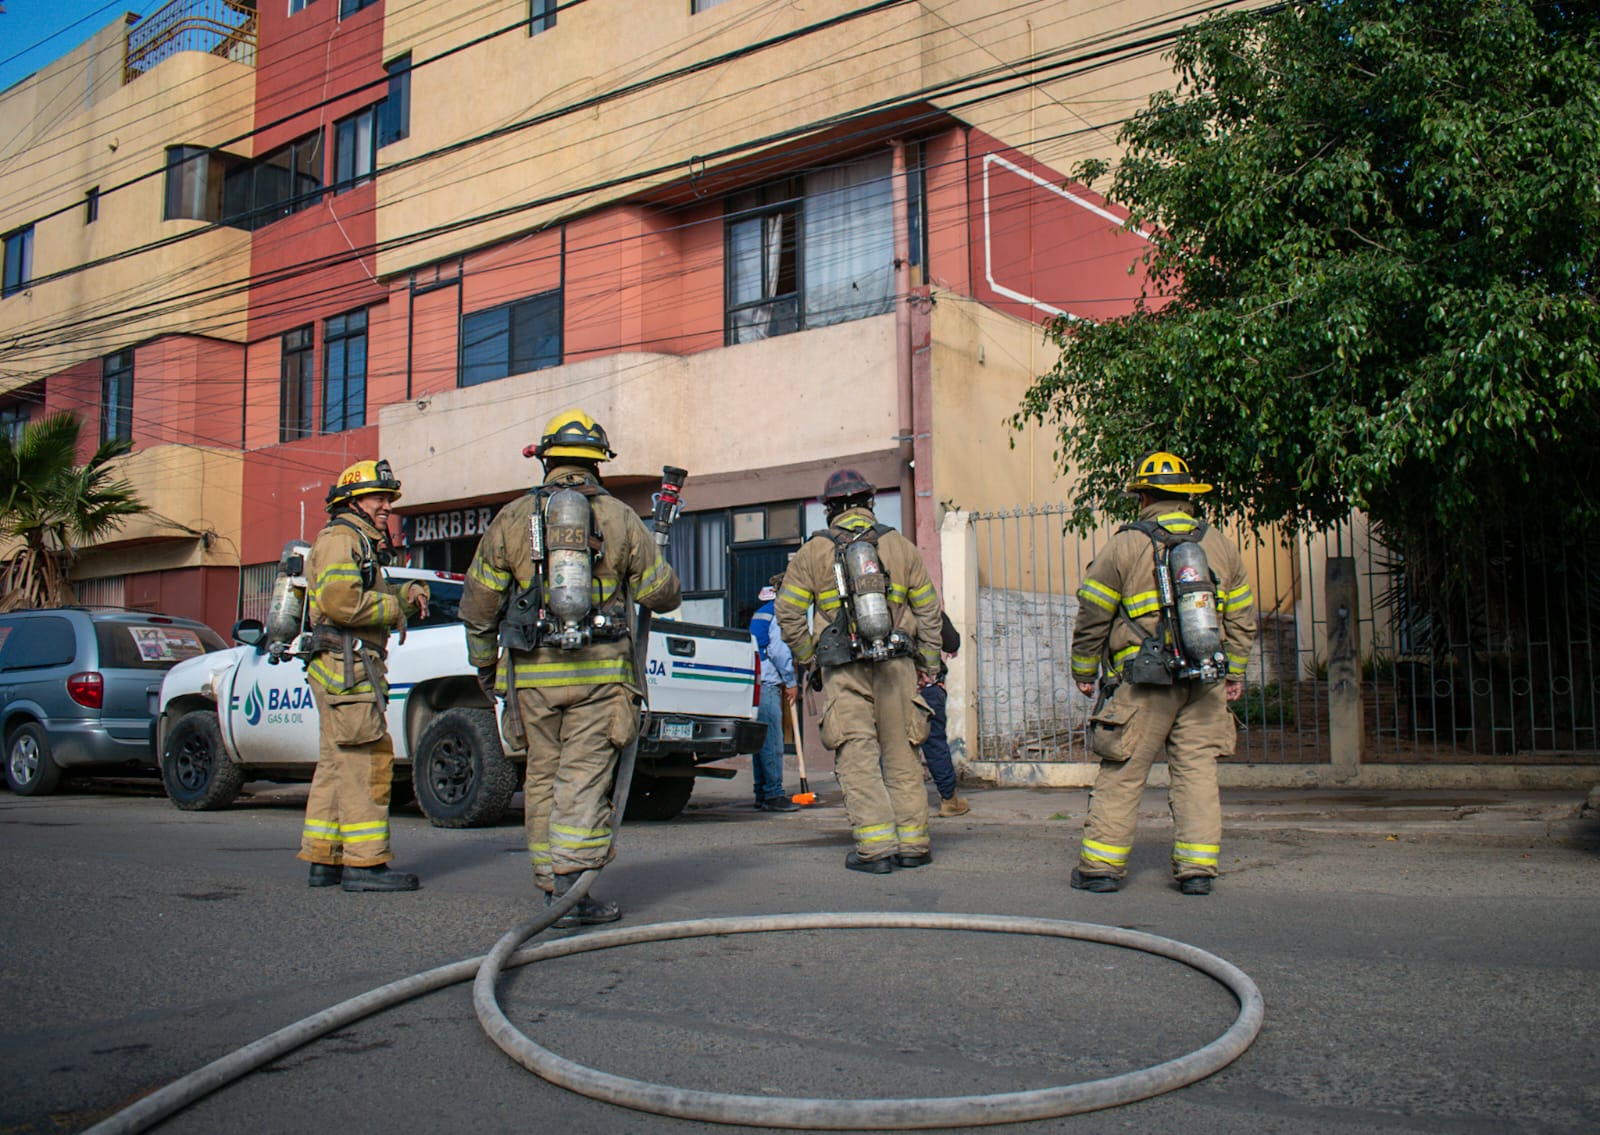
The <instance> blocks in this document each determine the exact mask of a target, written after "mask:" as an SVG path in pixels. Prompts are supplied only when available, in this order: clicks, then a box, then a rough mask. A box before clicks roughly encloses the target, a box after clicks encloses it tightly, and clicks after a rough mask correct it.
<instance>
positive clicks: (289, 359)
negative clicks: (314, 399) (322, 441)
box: [278, 325, 316, 441]
mask: <svg viewBox="0 0 1600 1135" xmlns="http://www.w3.org/2000/svg"><path fill="white" fill-rule="evenodd" d="M313 357H314V356H313V354H312V350H311V328H310V326H309V325H308V326H305V327H297V328H295V329H294V330H293V331H291V332H289V333H288V334H287V335H285V336H284V337H283V375H282V379H281V384H280V386H279V387H278V440H279V441H294V440H295V439H296V438H301V437H310V436H311V423H312V417H311V392H312V388H313V385H314V383H315V381H316V378H315V375H314V374H313V365H312V359H313Z"/></svg>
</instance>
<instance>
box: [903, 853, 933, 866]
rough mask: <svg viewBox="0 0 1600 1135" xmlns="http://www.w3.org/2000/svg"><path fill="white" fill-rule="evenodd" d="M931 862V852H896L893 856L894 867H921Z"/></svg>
mask: <svg viewBox="0 0 1600 1135" xmlns="http://www.w3.org/2000/svg"><path fill="white" fill-rule="evenodd" d="M932 862H933V852H931V851H928V850H922V851H897V852H895V856H894V865H895V866H896V867H921V866H923V865H924V864H927V863H932Z"/></svg>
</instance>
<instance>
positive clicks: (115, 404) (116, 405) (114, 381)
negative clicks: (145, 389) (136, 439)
mask: <svg viewBox="0 0 1600 1135" xmlns="http://www.w3.org/2000/svg"><path fill="white" fill-rule="evenodd" d="M100 440H101V441H102V442H107V441H131V440H133V351H132V350H127V351H117V352H116V353H115V354H110V355H107V356H106V357H105V358H104V359H102V360H101V367H100Z"/></svg>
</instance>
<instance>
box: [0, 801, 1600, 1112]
mask: <svg viewBox="0 0 1600 1135" xmlns="http://www.w3.org/2000/svg"><path fill="white" fill-rule="evenodd" d="M819 779H820V778H819V777H817V776H816V775H813V777H812V786H813V788H815V789H817V791H818V794H819V803H818V805H817V806H815V807H813V808H810V809H807V810H805V811H803V812H801V813H798V814H793V815H768V814H764V813H759V812H755V811H754V810H752V809H751V808H750V807H749V803H748V801H749V793H750V783H749V777H748V772H747V771H741V773H740V775H739V777H738V778H737V779H735V780H732V781H702V782H701V784H700V786H699V788H697V790H696V796H695V799H694V801H693V802H692V803H691V805H690V808H689V810H688V812H686V814H685V815H683V816H681V817H679V818H678V819H676V820H673V821H670V822H667V823H656V824H634V825H629V826H626V827H625V828H624V829H623V830H622V832H621V835H620V847H621V853H620V855H619V857H618V859H617V860H616V861H615V862H614V863H613V864H612V865H611V866H610V867H608V868H607V869H606V871H605V872H604V873H603V875H602V877H601V878H600V880H599V882H598V884H597V887H596V891H597V893H601V894H603V895H605V896H606V897H610V898H615V899H617V900H618V901H620V902H621V903H622V904H623V906H624V908H625V910H626V912H627V922H628V924H634V923H647V922H662V921H671V920H678V919H690V918H701V917H710V916H717V915H742V914H763V913H776V912H808V911H874V910H883V911H931V912H979V913H992V914H1018V915H1027V916H1036V917H1048V918H1059V919H1069V920H1076V921H1085V922H1098V923H1104V924H1108V925H1117V926H1125V927H1130V928H1133V929H1138V930H1142V931H1146V932H1148V933H1152V934H1157V935H1162V936H1165V937H1169V938H1174V939H1178V940H1180V941H1183V942H1188V943H1192V944H1194V945H1196V946H1199V947H1201V948H1202V949H1205V950H1208V951H1211V952H1213V953H1215V954H1217V955H1219V956H1221V957H1223V958H1225V959H1227V960H1228V961H1230V962H1232V963H1234V964H1235V965H1237V966H1239V967H1241V968H1242V969H1243V970H1244V971H1245V972H1246V973H1248V974H1249V975H1250V976H1251V978H1253V980H1254V981H1255V982H1256V984H1257V985H1258V986H1259V987H1260V989H1261V991H1262V993H1263V995H1264V997H1265V1000H1266V1018H1265V1025H1264V1027H1263V1029H1262V1031H1261V1034H1260V1036H1259V1037H1258V1038H1257V1040H1256V1042H1255V1043H1254V1045H1253V1046H1252V1047H1251V1048H1250V1049H1249V1050H1248V1051H1246V1052H1245V1053H1244V1054H1243V1056H1241V1057H1240V1058H1239V1059H1238V1060H1237V1061H1235V1062H1234V1063H1233V1064H1232V1065H1230V1066H1229V1067H1227V1068H1225V1069H1223V1070H1222V1071H1221V1072H1219V1073H1217V1074H1216V1075H1213V1076H1211V1077H1210V1078H1208V1079H1205V1080H1203V1081H1201V1082H1199V1083H1197V1084H1193V1085H1191V1086H1189V1087H1186V1088H1182V1089H1179V1090H1178V1091H1175V1092H1171V1093H1168V1094H1166V1095H1162V1096H1158V1097H1156V1098H1153V1099H1150V1100H1146V1101H1142V1102H1139V1103H1135V1104H1131V1105H1126V1106H1123V1107H1119V1108H1115V1109H1110V1110H1106V1111H1101V1112H1096V1113H1091V1114H1086V1115H1081V1116H1073V1117H1068V1118H1063V1119H1057V1120H1051V1121H1046V1122H1035V1123H1024V1124H1017V1125H1013V1126H1011V1127H1010V1128H1006V1129H1009V1130H1015V1131H1019V1132H1026V1133H1032V1132H1043V1131H1051V1132H1061V1131H1066V1132H1112V1131H1122V1130H1140V1131H1159V1132H1179V1131H1181V1132H1184V1133H1186V1135H1212V1133H1216V1135H1222V1133H1255V1132H1284V1133H1290V1132H1293V1133H1296V1135H1299V1133H1311V1135H1357V1133H1359V1135H1373V1133H1375V1132H1376V1133H1383V1135H1387V1133H1405V1132H1446V1133H1461V1135H1478V1133H1483V1135H1489V1133H1497V1135H1498V1133H1501V1132H1518V1133H1555V1132H1574V1133H1575V1132H1592V1131H1595V1130H1600V1080H1597V1077H1596V1075H1595V1072H1596V1069H1597V1068H1600V1039H1597V1038H1600V1030H1597V1029H1596V1028H1595V1017H1596V1014H1597V1012H1600V850H1596V849H1597V846H1600V825H1597V824H1595V823H1593V822H1591V821H1589V820H1587V819H1584V818H1580V816H1579V805H1580V804H1581V803H1582V796H1581V794H1562V793H1554V794H1539V793H1521V794H1506V793H1493V792H1475V793H1410V794H1387V795H1378V794H1339V793H1328V792H1322V793H1295V792H1280V793H1264V792H1257V793H1238V792H1235V793H1228V794H1225V805H1226V807H1225V812H1226V817H1227V834H1226V836H1225V844H1224V852H1223V870H1224V877H1223V879H1222V880H1221V881H1220V882H1219V885H1218V888H1217V892H1216V894H1214V895H1213V896H1211V897H1209V898H1189V897H1184V896H1180V895H1179V894H1178V893H1177V892H1176V890H1175V889H1174V888H1173V887H1172V886H1171V884H1170V882H1169V881H1168V879H1167V868H1166V856H1167V853H1168V846H1167V845H1168V843H1169V842H1170V839H1171V825H1170V821H1169V820H1168V819H1167V817H1166V810H1165V800H1164V797H1163V796H1162V795H1161V794H1160V793H1158V792H1155V791H1151V792H1150V793H1149V794H1147V797H1146V800H1145V803H1144V807H1143V809H1142V812H1141V832H1140V840H1139V844H1138V847H1137V849H1136V851H1135V853H1134V858H1133V864H1132V866H1133V874H1132V878H1131V880H1130V882H1129V885H1128V886H1127V888H1126V889H1125V890H1124V891H1123V892H1121V893H1119V894H1116V895H1109V896H1107V895H1089V894H1084V893H1082V892H1077V891H1072V890H1070V889H1069V888H1068V887H1067V885H1066V877H1067V872H1068V869H1069V868H1070V865H1071V862H1072V860H1073V858H1074V857H1075V852H1076V844H1077V840H1078V837H1079V835H1080V834H1081V825H1082V818H1083V812H1084V807H1085V803H1086V795H1085V793H1084V792H1083V791H1081V790H1054V791H1052V790H1023V789H1008V790H989V791H985V790H983V789H981V788H979V789H974V790H973V791H972V792H971V793H970V799H971V801H972V804H973V810H972V812H971V813H970V814H969V815H967V816H964V817H960V818H958V819H953V820H935V821H934V824H935V829H934V840H935V843H934V850H935V861H934V862H933V863H932V864H931V865H930V866H928V867H925V868H922V869H919V870H916V871H899V872H896V873H895V874H893V875H891V876H887V877H872V876H866V875H862V874H859V873H854V872H847V871H845V870H844V869H843V861H844V855H845V852H846V850H847V849H848V837H847V823H846V820H845V816H844V811H843V808H842V806H841V805H840V798H839V794H838V789H837V786H836V785H835V784H834V783H833V782H832V779H831V777H829V778H827V780H826V783H819ZM791 787H792V781H791ZM518 799H519V802H520V797H519V798H518ZM303 803H304V789H303V788H296V787H275V786H269V785H264V784H262V785H252V786H251V791H250V792H249V793H248V795H247V796H246V798H245V799H243V800H242V801H241V802H240V803H239V804H237V805H235V806H234V807H232V808H230V809H228V810H226V811H223V812H215V813H184V812H179V811H177V810H176V809H174V808H173V807H172V806H171V805H170V804H169V803H168V802H167V801H166V799H165V798H164V797H163V796H161V794H160V791H159V788H158V787H156V786H154V785H147V784H138V783H126V782H122V783H115V784H101V785H92V784H91V785H83V786H74V787H73V788H71V789H70V790H69V791H67V792H65V793H63V794H60V795H56V796H52V797H45V798H40V799H27V798H20V797H15V796H10V795H4V794H0V852H3V855H4V863H5V870H4V871H3V872H0V901H3V904H4V906H3V909H4V910H5V922H4V933H3V936H0V1003H3V1005H4V1007H5V1013H4V1017H3V1023H0V1060H3V1061H4V1063H5V1066H6V1067H7V1068H8V1069H9V1070H10V1073H11V1074H10V1075H9V1076H8V1077H7V1087H6V1090H5V1091H4V1092H3V1093H0V1133H12V1132H72V1131H82V1130H84V1129H86V1128H87V1127H89V1126H90V1125H92V1124H93V1123H94V1122H97V1121H98V1120H100V1119H102V1118H104V1117H106V1116H108V1115H110V1114H112V1113H114V1112H115V1111H117V1110H118V1109H120V1108H121V1107H124V1106H126V1105H128V1104H129V1103H131V1102H133V1101H135V1100H136V1099H138V1098H139V1097H140V1096H142V1095H144V1094H146V1093H148V1092H150V1091H152V1090H154V1089H156V1088H158V1087H160V1086H162V1085H164V1084H166V1083H168V1082H169V1081H171V1080H173V1079H176V1078H177V1077H179V1076H181V1075H183V1074H185V1073H187V1072H189V1071H191V1070H193V1069H194V1068H197V1067H199V1066H200V1065H202V1064H204V1063H206V1062H207V1061H209V1060H212V1059H215V1058H217V1057H219V1056H222V1055H224V1054H226V1053H227V1052H229V1051H231V1050H233V1049H235V1048H237V1047H239V1046H242V1045H244V1044H246V1043H248V1042H250V1041H252V1040H255V1039H256V1038H258V1037H260V1036H262V1035H265V1034H266V1033H269V1032H271V1031H272V1030H274V1029H277V1028H279V1027H282V1026H284V1025H286V1024H289V1023H291V1022H293V1021H295V1020H298V1019H299V1018H301V1017H303V1016H306V1015H308V1014H311V1013H314V1012H316V1011H318V1010H320V1009H323V1008H326V1007H327V1006H329V1005H332V1004H334V1003H336V1002H338V1001H341V1000H343V999H345V998H348V997H351V996H354V995H356V994H359V993H362V992H364V991H366V990H368V989H371V988H374V987H376V986H378V985H381V984H384V983H385V982H388V981H391V980H394V979H396V978H399V977H402V976H405V975H407V974H410V973H413V972H417V971H420V970H424V969H430V968H433V967H435V966H438V965H442V964H444V963H447V962H452V961H456V960H459V959H464V958H470V957H475V956H478V955H480V954H483V953H484V952H486V951H487V950H488V949H489V947H490V946H491V945H492V944H493V943H494V941H495V940H496V939H497V938H498V937H499V936H500V934H501V933H502V932H503V931H504V930H506V929H507V928H509V927H510V926H512V925H514V924H516V923H518V922H520V921H522V920H524V919H525V918H527V917H528V916H529V915H530V914H531V913H532V912H533V910H534V909H535V892H534V890H533V887H532V884H531V880H530V877H529V873H528V868H527V865H526V852H525V851H524V849H523V847H522V842H523V841H522V832H521V827H520V824H519V823H518V822H517V821H516V820H515V818H508V819H507V821H506V822H504V823H502V824H501V825H499V826H497V827H493V828H488V829H480V830H475V831H443V830H438V829H434V828H432V827H430V826H429V825H428V823H427V822H426V820H425V819H423V818H422V817H421V816H420V815H419V814H418V813H416V812H415V811H414V810H410V809H407V810H403V811H400V812H398V813H397V814H396V816H395V840H394V842H395V846H396V848H397V854H398V856H399V859H398V864H397V865H399V866H402V867H405V868H407V869H411V870H415V871H417V872H419V873H420V874H421V875H422V877H423V890H421V891H420V892H418V893H416V894H408V895H348V894H344V893H342V892H341V891H338V890H337V889H327V890H309V889H308V888H307V887H306V886H305V866H304V864H302V863H300V862H298V861H297V860H295V859H294V850H295V848H296V846H297V842H298V831H299V825H300V818H301V808H302V807H303ZM502 989H503V1003H504V1004H505V1006H506V1008H507V1011H508V1013H509V1015H510V1016H511V1018H512V1019H513V1020H514V1021H516V1022H517V1023H518V1024H519V1025H520V1026H521V1027H522V1028H524V1029H525V1030H526V1031H527V1032H528V1033H529V1034H530V1035H531V1036H533V1037H534V1038H535V1039H536V1040H538V1041H540V1043H543V1044H545V1045H547V1046H548V1047H550V1048H551V1049H553V1050H554V1051H556V1052H559V1053H561V1054H562V1055H565V1056H567V1057H569V1058H571V1059H574V1060H577V1061H580V1062H584V1063H587V1064H590V1065H592V1066H594V1067H597V1068H601V1069H604V1070H606V1071H611V1072H615V1073H619V1074H622V1075H627V1076H633V1077H638V1078H641V1079H645V1080H651V1081H657V1082H662V1083H668V1084H673V1085H677V1086H682V1087H690V1088H703V1089H708V1090H716V1091H725V1092H737V1093H752V1094H765V1095H779V1096H799V1097H879V1096H901V1097H919V1096H936V1095H961V1094H980V1093H988V1092H1003V1091H1014V1090H1021V1089H1028V1088H1038V1087H1044V1086H1049V1085H1055V1084H1064V1083H1071V1082H1076V1081H1082V1080H1088V1079H1094V1078H1098V1077H1102V1076H1107V1075H1113V1074H1116V1073H1119V1072H1124V1071H1129V1070H1131V1069H1136V1068H1139V1067H1143V1066H1147V1065H1150V1064H1154V1063H1158V1062H1160V1061H1163V1060H1168V1059H1171V1058H1174V1057H1176V1056H1179V1055H1182V1054H1184V1053H1186V1052H1188V1051H1191V1050H1192V1049H1194V1048H1197V1047H1199V1046H1201V1045H1203V1044H1205V1043H1207V1042H1208V1041H1210V1040H1211V1039H1212V1038H1214V1037H1216V1036H1217V1035H1219V1034H1220V1033H1222V1032H1223V1031H1224V1030H1225V1029H1226V1028H1227V1027H1228V1025H1229V1024H1230V1022H1231V1021H1232V1020H1233V1017H1234V1013H1235V1006H1234V1003H1233V999H1232V997H1231V996H1230V995H1229V994H1228V993H1227V991H1226V990H1225V989H1223V987H1221V986H1220V985H1218V984H1217V983H1216V982H1214V981H1213V980H1212V979H1210V978H1208V977H1206V976H1204V975H1202V974H1200V973H1198V972H1196V971H1194V970H1191V969H1188V968H1187V967H1185V966H1182V965H1179V964H1177V963H1174V962H1171V961H1168V960H1166V959H1163V958H1158V957H1154V956H1152V955H1148V954H1142V953H1137V952H1133V951H1129V950H1121V949H1115V948H1112V947H1109V946H1103V945H1097V944H1093V943H1085V942H1076V941H1059V940H1047V939H1039V938H1024V937H1015V936H1003V935H993V934H973V933H957V932H943V931H940V932H934V931H920V932H917V931H876V930H873V931H865V930H863V931H826V932H824V931H805V932H797V933H790V934H764V935H750V936H741V937H738V938H718V939H695V940H689V941H683V942H675V943H657V944H650V945H641V946H636V947H630V948H626V949H619V950H612V951H606V952H602V953H591V954H586V955H582V956H577V957H571V958H566V959H561V960H558V961H554V962H548V963H544V964H542V965H539V966H535V967H529V968H526V969H522V970H518V971H516V972H515V973H513V974H512V975H510V976H509V977H508V978H507V979H506V980H505V981H504V983H503V986H502ZM158 1130H160V1131H162V1132H212V1133H215V1132H267V1133H273V1132H306V1131H317V1132H324V1133H326V1132H340V1133H341V1135H351V1133H364V1132H375V1133H376V1132H384V1133H386V1135H408V1133H411V1132H433V1131H444V1130H463V1131H478V1132H498V1131H507V1132H509V1131H513V1130H515V1131H525V1130H535V1131H562V1132H571V1133H585V1132H602V1131H603V1132H632V1131H651V1132H671V1131H725V1130H728V1128H726V1127H716V1126H713V1125H705V1124H699V1123H692V1122H687V1121H682V1120H674V1119H667V1118H662V1117H658V1116H652V1115H648V1114H643V1113H636V1112H632V1111H628V1110H625V1109H621V1108H617V1107H614V1106H611V1105H608V1104H603V1103H599V1102H596V1101H592V1100H589V1099H586V1098H583V1097H580V1096H576V1095H573V1094H571V1093H569V1092H567V1091H565V1090H563V1089H560V1088H558V1087H555V1086H553V1085H550V1084H547V1083H545V1082H544V1081H542V1080H540V1079H538V1078H537V1077H535V1076H533V1075H531V1074H529V1073H527V1072H525V1071H524V1070H522V1069H521V1068H520V1067H518V1066H517V1065H515V1064H513V1063H512V1062H511V1061H510V1060H509V1059H508V1058H507V1057H506V1056H504V1055H503V1054H502V1053H501V1052H500V1051H499V1049H497V1048H496V1047H494V1045H493V1044H492V1043H491V1042H490V1041H489V1040H488V1039H487V1038H486V1037H485V1036H484V1034H483V1032H482V1031H481V1030H480V1028H479V1026H478V1024H477V1021H476V1019H475V1017H474V1015H473V1011H472V1005H471V995H470V989H469V987H468V986H466V985H462V986H457V987H454V988H451V989H446V990H441V991H439V992H437V993H433V994H430V995H428V996H427V997H425V998H423V999H421V1000H419V1001H416V1002H413V1003H410V1004H408V1005H404V1006H401V1007H399V1008H396V1009H394V1010H391V1011H389V1012H387V1013H385V1014H383V1015H381V1016H379V1017H376V1018H373V1019H370V1020H367V1021H363V1022H360V1023H358V1024H355V1025H352V1026H350V1027H348V1028H346V1029H344V1030H342V1031H340V1032H339V1033H337V1034H335V1035H333V1036H331V1037H327V1038H324V1039H322V1040H320V1041H317V1042H315V1043H314V1044H312V1045H310V1046H308V1047H306V1048H304V1049H302V1050H299V1051H297V1052H294V1053H292V1054H290V1055H288V1056H285V1057H283V1058H281V1059H280V1060H278V1061H277V1062H275V1063H274V1064H272V1065H270V1066H268V1067H267V1068H266V1069H264V1070H262V1071H260V1072H258V1073H255V1074H253V1075H251V1076H250V1077H248V1078H246V1079H245V1080H243V1081H241V1082H240V1083H238V1084H236V1085H234V1086H232V1087H229V1088H226V1089H224V1090H222V1091H220V1092H217V1093H215V1094H214V1095H212V1096H210V1097H208V1098H207V1099H205V1100H202V1101H200V1102H199V1103H197V1104H196V1105H194V1106H193V1107H191V1108H189V1109H188V1110H186V1111H184V1112H183V1113H181V1114H179V1115H177V1116H175V1117H174V1118H172V1119H170V1120H168V1121H167V1122H165V1123H164V1124H163V1125H161V1126H160V1127H159V1128H158Z"/></svg>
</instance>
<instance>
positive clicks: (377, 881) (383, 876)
mask: <svg viewBox="0 0 1600 1135" xmlns="http://www.w3.org/2000/svg"><path fill="white" fill-rule="evenodd" d="M341 886H343V887H344V889H345V890H347V891H414V890H416V889H417V888H418V887H419V886H421V884H420V883H418V882H417V877H416V876H415V875H408V874H407V873H406V872H404V871H391V870H389V865H388V864H387V863H380V864H378V865H377V866H376V867H346V868H345V869H344V882H343V883H342V884H341Z"/></svg>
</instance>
